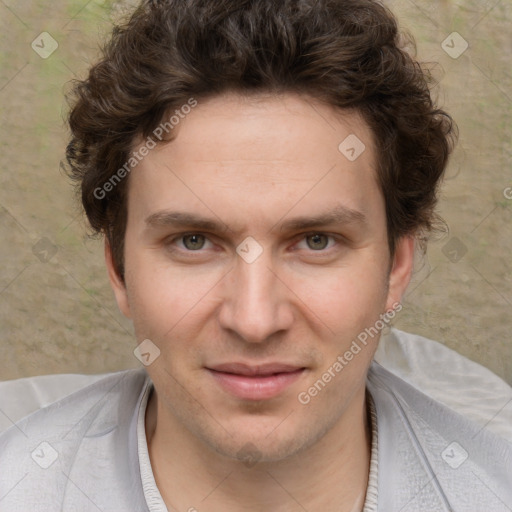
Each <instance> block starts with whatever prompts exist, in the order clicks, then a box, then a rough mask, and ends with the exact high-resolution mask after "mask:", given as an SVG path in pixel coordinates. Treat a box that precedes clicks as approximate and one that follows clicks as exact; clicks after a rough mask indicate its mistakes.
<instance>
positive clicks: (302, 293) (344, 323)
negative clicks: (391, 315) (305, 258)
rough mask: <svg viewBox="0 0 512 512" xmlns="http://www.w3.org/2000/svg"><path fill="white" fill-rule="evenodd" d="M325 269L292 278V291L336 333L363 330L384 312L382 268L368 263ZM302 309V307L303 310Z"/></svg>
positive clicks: (384, 292) (383, 277)
mask: <svg viewBox="0 0 512 512" xmlns="http://www.w3.org/2000/svg"><path fill="white" fill-rule="evenodd" d="M359 260H360V261H359V264H354V265H346V266H345V267H342V268H330V269H328V268H326V269H321V270H319V271H316V272H315V274H314V275H313V274H312V275H309V276H301V277H300V278H297V276H295V278H294V277H293V276H290V288H291V289H292V290H293V291H294V293H295V294H296V295H297V296H298V297H299V298H300V299H301V302H302V303H303V305H304V306H307V308H308V309H309V310H310V311H311V312H312V313H313V314H314V315H315V316H316V317H318V319H320V320H322V321H323V322H324V323H325V325H326V326H327V327H329V328H330V329H331V330H332V331H334V333H336V334H339V333H340V329H341V328H344V329H343V331H345V330H346V329H351V330H354V329H356V330H357V329H360V328H361V327H366V326H367V324H368V322H372V321H373V320H374V318H375V316H376V315H377V316H378V314H380V313H382V312H383V311H384V308H385V304H386V296H387V293H386V292H387V286H386V274H385V269H383V268H381V265H376V264H371V262H368V263H365V260H364V258H363V257H361V258H359ZM304 306H303V307H304Z"/></svg>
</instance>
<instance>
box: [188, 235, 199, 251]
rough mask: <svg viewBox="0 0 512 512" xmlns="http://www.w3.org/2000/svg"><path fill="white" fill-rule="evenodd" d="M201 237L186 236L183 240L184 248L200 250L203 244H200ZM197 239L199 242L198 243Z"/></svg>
mask: <svg viewBox="0 0 512 512" xmlns="http://www.w3.org/2000/svg"><path fill="white" fill-rule="evenodd" d="M201 237H202V235H187V236H185V238H184V240H185V247H187V249H192V250H194V249H200V248H201V247H202V246H203V244H202V243H201V242H202V240H201ZM198 239H199V242H198ZM187 241H191V243H187Z"/></svg>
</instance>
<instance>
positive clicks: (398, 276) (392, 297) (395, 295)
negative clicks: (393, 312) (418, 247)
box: [386, 236, 416, 311]
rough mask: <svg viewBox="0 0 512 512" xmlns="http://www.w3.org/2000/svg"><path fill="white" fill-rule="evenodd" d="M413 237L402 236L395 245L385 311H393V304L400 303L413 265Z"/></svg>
mask: <svg viewBox="0 0 512 512" xmlns="http://www.w3.org/2000/svg"><path fill="white" fill-rule="evenodd" d="M415 241H416V240H415V238H414V236H403V237H401V238H400V239H399V240H398V241H397V244H396V248H395V255H394V257H393V266H392V268H391V272H390V274H389V290H388V298H387V302H386V310H387V311H389V310H390V309H393V304H394V305H395V306H396V304H397V303H400V302H401V301H402V296H403V294H404V293H405V290H406V288H407V286H408V285H409V281H410V280H411V273H412V269H413V265H414V249H415Z"/></svg>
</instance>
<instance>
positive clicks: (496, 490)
mask: <svg viewBox="0 0 512 512" xmlns="http://www.w3.org/2000/svg"><path fill="white" fill-rule="evenodd" d="M368 389H369V391H370V394H371V396H372V398H373V399H374V402H375V408H376V412H377V424H378V460H379V464H378V465H379V485H378V487H379V508H380V507H382V510H401V509H402V508H403V507H405V508H404V510H405V509H407V510H408V511H409V510H410V511H413V510H417V511H421V510H425V506H427V504H428V507H429V508H428V510H440V511H441V510H442V511H445V510H467V511H470V510H507V508H506V507H512V486H511V482H512V445H511V444H510V443H509V442H508V441H507V440H506V439H505V438H503V437H501V436H499V435H497V434H496V433H494V432H492V431H490V430H489V429H488V428H484V426H481V425H479V424H477V423H476V422H474V421H472V420H471V419H470V418H467V417H465V416H463V415H461V414H460V413H459V412H457V411H455V410H454V409H453V408H452V407H449V406H448V405H446V404H444V403H442V402H440V401H438V400H436V399H435V398H433V397H431V396H429V395H427V394H425V393H423V392H422V391H421V390H419V389H418V388H417V387H415V386H413V385H411V384H409V383H408V382H406V381H405V380H404V379H402V378H400V377H399V376H397V375H396V374H394V373H392V372H391V371H389V370H387V369H385V368H384V367H382V366H381V365H380V364H378V363H376V362H374V363H372V366H371V369H370V372H369V374H368Z"/></svg>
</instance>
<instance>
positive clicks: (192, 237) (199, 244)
mask: <svg viewBox="0 0 512 512" xmlns="http://www.w3.org/2000/svg"><path fill="white" fill-rule="evenodd" d="M207 240H208V239H207V238H206V237H205V236H204V235H202V234H200V233H189V234H186V235H182V236H180V237H178V238H176V239H175V241H181V242H183V246H184V247H185V249H186V250H187V251H199V250H200V249H203V247H204V245H205V243H206V242H207Z"/></svg>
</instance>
